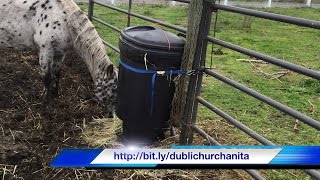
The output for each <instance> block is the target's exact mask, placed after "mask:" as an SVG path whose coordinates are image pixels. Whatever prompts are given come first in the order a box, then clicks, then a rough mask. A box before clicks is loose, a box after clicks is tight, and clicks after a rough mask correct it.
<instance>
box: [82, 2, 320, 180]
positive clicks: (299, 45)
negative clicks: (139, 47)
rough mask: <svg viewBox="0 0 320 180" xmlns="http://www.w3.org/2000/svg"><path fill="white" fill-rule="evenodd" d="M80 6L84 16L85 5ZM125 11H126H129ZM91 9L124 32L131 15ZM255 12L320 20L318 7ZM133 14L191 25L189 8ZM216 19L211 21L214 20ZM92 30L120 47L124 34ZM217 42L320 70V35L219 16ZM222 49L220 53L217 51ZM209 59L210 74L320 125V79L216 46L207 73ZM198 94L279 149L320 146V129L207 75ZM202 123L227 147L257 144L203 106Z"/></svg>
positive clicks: (275, 174)
mask: <svg viewBox="0 0 320 180" xmlns="http://www.w3.org/2000/svg"><path fill="white" fill-rule="evenodd" d="M81 7H82V8H83V10H85V11H86V10H87V7H86V5H82V6H81ZM121 7H122V8H127V7H126V6H121ZM94 9H95V10H94V16H96V17H99V18H100V19H102V20H104V21H106V22H109V23H110V24H112V25H115V26H117V27H119V28H121V29H123V28H125V27H126V22H127V15H124V14H121V13H119V12H116V11H112V10H109V9H106V8H103V7H101V6H99V5H95V8H94ZM258 10H262V11H267V12H272V13H278V14H283V15H289V16H295V17H300V18H306V19H310V20H316V21H320V9H313V8H263V9H258ZM133 12H136V13H139V14H142V15H146V16H150V17H153V18H156V19H159V20H162V21H166V22H168V23H171V24H175V25H179V26H182V27H186V26H187V21H188V18H187V17H188V16H187V15H188V9H187V7H165V6H158V5H140V6H133ZM212 19H213V21H214V19H215V15H213V18H212ZM131 22H132V24H131V25H132V26H135V25H146V24H149V25H153V26H160V25H158V24H153V23H149V22H146V21H144V20H140V19H137V18H134V17H133V18H132V21H131ZM94 24H95V26H96V28H97V30H98V32H99V34H100V35H101V36H102V37H103V38H104V39H105V40H107V41H108V42H110V43H111V44H113V45H115V46H118V37H119V34H118V33H117V32H115V31H112V30H111V29H109V28H107V27H105V26H102V25H100V24H98V23H94ZM164 29H166V30H168V29H167V28H164ZM211 29H212V30H211V32H210V34H211V35H212V36H213V34H214V33H213V29H214V22H212V28H211ZM170 31H171V32H173V33H177V32H175V31H172V30H170ZM215 36H216V37H217V38H219V39H221V40H224V41H228V42H231V43H233V44H236V45H239V46H243V47H246V48H248V49H252V50H256V51H259V52H262V53H265V54H268V55H271V56H273V57H277V58H279V59H283V60H285V61H288V62H292V63H296V64H298V65H301V66H304V67H307V68H311V69H314V70H317V71H320V30H315V29H310V28H304V27H299V26H295V25H288V24H285V23H280V22H273V21H270V20H264V19H259V18H250V17H246V16H243V15H239V14H232V13H228V12H219V13H218V22H217V27H216V33H215ZM212 49H213V51H214V53H212V51H211V50H212ZM218 51H219V52H220V53H217V52H218ZM221 52H222V53H221ZM108 55H109V56H110V58H111V59H112V61H114V62H115V63H117V59H118V57H119V56H118V54H117V53H115V52H113V51H112V50H110V49H108ZM211 57H212V68H213V71H215V72H218V73H220V74H223V75H225V76H227V77H228V78H231V79H233V80H235V81H237V82H239V83H241V84H243V85H246V86H248V87H250V88H252V89H254V90H256V91H258V92H260V93H262V94H264V95H267V96H269V97H271V98H272V99H274V100H277V101H279V102H281V103H283V104H285V105H288V106H289V107H291V108H293V109H295V110H298V111H300V112H302V113H304V114H306V115H308V116H310V117H312V118H314V119H316V120H320V81H319V80H315V79H311V78H308V77H306V76H303V75H298V74H297V73H294V72H292V71H288V72H286V70H285V69H283V68H281V67H277V66H275V65H272V64H262V63H260V62H258V63H257V62H253V61H251V60H252V58H250V57H248V56H246V55H242V54H240V53H237V52H234V51H232V50H228V49H226V48H222V47H220V46H218V45H213V47H212V45H211V44H209V45H208V51H207V66H208V67H209V66H210V62H211ZM248 61H250V62H248ZM279 75H282V76H279ZM201 96H202V97H204V98H205V99H206V100H208V101H209V102H211V103H213V104H214V105H215V106H217V107H219V108H220V109H222V110H223V111H225V112H227V113H229V114H230V115H231V116H233V117H234V118H236V119H238V120H239V121H241V122H242V123H244V124H245V125H247V126H249V127H250V128H252V129H253V130H255V131H256V132H258V133H260V134H262V135H263V136H264V137H266V138H267V139H269V140H270V141H272V142H274V143H275V144H279V145H319V144H320V133H319V131H318V130H316V129H314V128H311V127H309V126H307V125H306V124H304V123H303V122H300V121H299V122H296V120H295V119H294V118H292V117H290V116H288V115H285V114H284V113H283V112H280V111H278V110H276V109H274V108H272V107H271V106H269V105H267V104H265V103H262V102H260V101H258V100H256V99H255V98H252V97H250V96H248V95H246V94H245V93H242V92H240V91H238V90H236V89H234V88H231V87H230V86H228V85H226V84H224V83H222V82H220V81H219V80H216V79H214V78H211V77H204V80H203V85H202V92H201ZM197 123H198V124H199V125H200V126H201V127H202V128H204V129H205V130H206V131H207V132H208V133H209V134H210V135H212V136H213V137H214V138H215V139H217V140H218V141H220V142H221V143H222V144H228V145H240V144H246V145H247V144H259V143H258V142H257V141H255V140H253V139H252V138H250V137H249V136H248V135H246V134H245V133H243V132H241V131H240V130H239V129H236V128H234V126H232V125H230V124H229V123H227V121H225V120H223V119H222V118H220V117H219V116H217V115H215V114H214V113H212V112H210V111H209V110H207V109H206V108H204V107H202V106H200V107H199V113H198V119H197ZM261 172H262V174H264V175H265V176H266V177H267V178H268V179H309V177H308V176H306V175H305V174H304V173H302V171H300V170H281V171H280V170H263V171H261Z"/></svg>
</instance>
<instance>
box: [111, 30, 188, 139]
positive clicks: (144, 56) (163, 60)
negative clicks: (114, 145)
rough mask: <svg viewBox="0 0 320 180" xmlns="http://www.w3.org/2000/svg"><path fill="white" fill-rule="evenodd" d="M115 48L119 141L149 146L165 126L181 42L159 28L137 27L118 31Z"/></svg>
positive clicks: (179, 57)
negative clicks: (117, 55) (117, 70)
mask: <svg viewBox="0 0 320 180" xmlns="http://www.w3.org/2000/svg"><path fill="white" fill-rule="evenodd" d="M119 47H120V61H119V81H118V96H117V98H118V99H117V106H116V115H117V116H118V117H119V118H120V119H121V120H122V121H123V133H122V136H121V139H122V142H123V143H125V144H138V145H147V144H152V143H153V142H154V141H156V140H158V139H161V138H163V137H164V132H165V130H166V129H167V128H168V127H169V126H168V125H169V121H168V120H169V115H170V109H171V101H172V98H173V95H174V90H175V84H174V83H173V78H174V77H176V76H177V75H178V74H181V73H182V71H181V70H179V69H180V64H181V58H182V54H183V48H184V41H183V39H181V38H179V37H178V36H176V35H174V34H172V33H170V32H166V31H163V30H162V29H160V28H156V27H152V26H137V27H129V28H127V29H125V30H123V31H122V32H121V36H120V39H119Z"/></svg>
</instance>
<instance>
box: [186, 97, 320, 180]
mask: <svg viewBox="0 0 320 180" xmlns="http://www.w3.org/2000/svg"><path fill="white" fill-rule="evenodd" d="M196 99H197V101H198V102H199V103H200V104H202V105H204V106H205V107H207V108H208V109H209V110H211V111H212V112H214V113H216V114H217V115H219V116H220V117H222V118H223V119H225V120H227V121H228V122H229V123H231V124H233V125H234V126H236V127H237V128H239V129H240V130H242V131H243V132H244V133H246V134H248V135H249V136H250V137H252V138H254V139H255V140H257V141H258V142H260V143H262V144H263V145H268V146H274V145H275V144H274V143H272V142H271V141H269V140H268V139H266V138H264V137H262V136H261V135H260V134H258V133H256V132H255V131H253V130H252V129H250V128H249V127H247V126H246V125H244V124H242V123H241V122H239V121H237V120H236V119H234V118H233V117H231V116H230V115H228V114H227V113H225V112H223V111H222V110H220V109H219V108H217V107H215V106H214V105H212V104H210V103H209V102H208V101H205V100H204V99H202V98H201V97H199V96H198V97H197V98H196ZM192 127H193V130H194V131H196V132H197V133H199V134H200V135H201V136H202V137H203V138H205V139H207V140H209V142H210V143H212V144H215V145H221V144H219V142H217V141H216V140H215V139H213V138H212V137H211V136H210V135H208V134H207V133H205V132H204V131H203V130H202V129H200V128H199V127H197V126H196V125H193V126H192ZM251 171H254V170H251ZM303 171H304V172H305V173H307V174H308V175H310V176H311V177H313V178H315V179H320V172H318V171H316V170H314V169H303ZM247 172H248V171H247ZM248 173H249V174H250V172H248ZM250 175H254V174H250ZM258 176H259V174H258ZM253 177H256V176H255V175H254V176H253Z"/></svg>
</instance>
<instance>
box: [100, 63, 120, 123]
mask: <svg viewBox="0 0 320 180" xmlns="http://www.w3.org/2000/svg"><path fill="white" fill-rule="evenodd" d="M102 70H103V71H102V72H101V73H99V76H98V77H97V81H96V82H97V83H96V88H95V95H96V97H97V98H98V99H99V100H100V101H102V102H103V103H104V104H105V106H106V108H107V112H108V113H109V117H111V116H112V115H113V112H114V110H115V105H116V100H117V83H118V69H117V68H115V67H114V66H113V65H112V64H109V65H107V67H104V68H102Z"/></svg>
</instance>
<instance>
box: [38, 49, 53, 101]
mask: <svg viewBox="0 0 320 180" xmlns="http://www.w3.org/2000/svg"><path fill="white" fill-rule="evenodd" d="M53 57H54V51H53V49H52V48H42V49H40V51H39V64H40V68H41V75H42V78H43V84H44V92H43V94H42V98H43V101H44V102H48V101H50V100H51V98H52V90H53V88H52V85H53V71H52V65H53Z"/></svg>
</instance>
